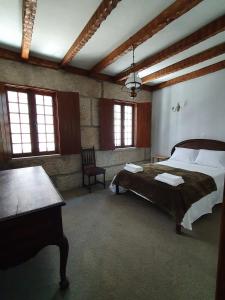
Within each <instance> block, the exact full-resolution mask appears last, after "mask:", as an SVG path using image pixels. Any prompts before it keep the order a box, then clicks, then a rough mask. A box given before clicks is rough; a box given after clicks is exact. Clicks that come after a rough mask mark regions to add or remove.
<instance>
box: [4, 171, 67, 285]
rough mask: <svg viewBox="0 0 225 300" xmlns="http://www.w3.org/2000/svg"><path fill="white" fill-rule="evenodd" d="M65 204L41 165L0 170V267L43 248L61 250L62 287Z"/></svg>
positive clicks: (65, 247)
mask: <svg viewBox="0 0 225 300" xmlns="http://www.w3.org/2000/svg"><path fill="white" fill-rule="evenodd" d="M63 205H65V203H64V201H63V200H62V198H61V196H60V195H59V193H58V192H57V191H56V189H55V188H54V186H53V184H52V182H51V180H50V179H49V177H48V175H47V174H46V172H45V171H44V169H43V168H42V167H30V168H21V169H12V170H6V171H1V172H0V269H3V270H4V269H7V268H9V267H11V266H15V265H18V264H20V263H22V262H24V261H26V260H28V259H30V258H31V257H33V256H34V255H36V254H37V253H38V251H40V250H41V249H42V248H43V247H45V246H48V245H57V246H58V247H59V250H60V279H61V280H60V287H61V288H62V289H64V288H67V287H68V285H69V282H68V279H67V278H66V264H67V257H68V250H69V245H68V240H67V238H66V237H65V235H64V233H63V226H62V214H61V207H62V206H63Z"/></svg>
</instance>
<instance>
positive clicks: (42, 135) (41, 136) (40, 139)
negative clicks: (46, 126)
mask: <svg viewBox="0 0 225 300" xmlns="http://www.w3.org/2000/svg"><path fill="white" fill-rule="evenodd" d="M38 140H39V142H40V143H42V142H46V135H45V134H42V133H39V134H38Z"/></svg>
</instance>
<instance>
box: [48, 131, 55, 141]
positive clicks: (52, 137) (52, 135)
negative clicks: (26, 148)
mask: <svg viewBox="0 0 225 300" xmlns="http://www.w3.org/2000/svg"><path fill="white" fill-rule="evenodd" d="M47 142H54V134H51V133H50V134H47Z"/></svg>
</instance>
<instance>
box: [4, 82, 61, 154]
mask: <svg viewBox="0 0 225 300" xmlns="http://www.w3.org/2000/svg"><path fill="white" fill-rule="evenodd" d="M8 91H12V92H18V93H19V92H21V93H27V95H28V111H29V120H30V136H31V152H30V153H18V154H14V153H13V152H11V153H12V157H13V158H17V157H29V156H41V155H51V154H56V153H59V129H58V113H57V103H56V92H54V91H48V90H43V89H41V90H40V89H38V88H23V87H18V88H17V87H11V86H6V97H7V105H8V119H9V124H10V116H9V101H8V93H7V92H8ZM35 95H43V96H51V97H52V109H53V127H54V137H55V150H54V151H39V147H38V129H37V118H36V116H37V114H36V101H35ZM10 143H11V148H12V138H11V129H10Z"/></svg>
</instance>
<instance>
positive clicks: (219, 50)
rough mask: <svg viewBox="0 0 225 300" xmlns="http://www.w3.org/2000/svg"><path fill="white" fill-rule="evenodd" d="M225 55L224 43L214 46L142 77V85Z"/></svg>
mask: <svg viewBox="0 0 225 300" xmlns="http://www.w3.org/2000/svg"><path fill="white" fill-rule="evenodd" d="M224 53H225V43H222V44H219V45H216V46H214V47H212V48H210V49H207V50H205V51H202V52H200V53H197V54H195V55H192V56H190V57H188V58H186V59H183V60H181V61H179V62H177V63H175V64H172V65H170V66H168V67H165V68H163V69H161V70H159V71H156V72H154V73H152V74H149V75H147V76H145V77H143V78H142V79H141V80H142V83H143V84H145V83H147V82H150V81H153V80H156V79H158V78H160V77H163V76H166V75H168V74H171V73H174V72H177V71H180V70H183V69H185V68H188V67H191V66H194V65H196V64H199V63H201V62H203V61H206V60H208V59H211V58H214V57H216V56H218V55H221V54H224Z"/></svg>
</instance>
